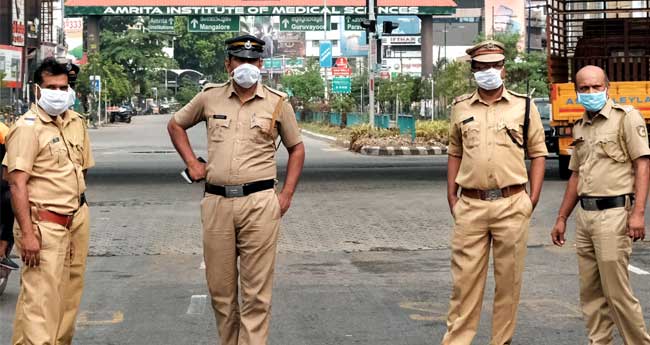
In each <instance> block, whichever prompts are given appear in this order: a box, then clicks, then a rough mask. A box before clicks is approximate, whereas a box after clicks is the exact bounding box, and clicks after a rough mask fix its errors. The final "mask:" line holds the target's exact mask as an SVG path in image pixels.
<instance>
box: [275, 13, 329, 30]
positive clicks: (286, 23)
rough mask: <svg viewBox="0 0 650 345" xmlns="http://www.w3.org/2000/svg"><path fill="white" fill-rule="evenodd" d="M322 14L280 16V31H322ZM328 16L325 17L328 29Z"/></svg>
mask: <svg viewBox="0 0 650 345" xmlns="http://www.w3.org/2000/svg"><path fill="white" fill-rule="evenodd" d="M324 22H325V21H324V20H323V17H322V16H304V17H299V16H280V31H323V30H324V29H325V28H324V27H323V26H324V25H323V23H324ZM330 27H331V22H330V18H329V17H328V18H327V30H330Z"/></svg>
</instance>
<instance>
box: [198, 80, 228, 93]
mask: <svg viewBox="0 0 650 345" xmlns="http://www.w3.org/2000/svg"><path fill="white" fill-rule="evenodd" d="M228 83H229V82H225V83H219V84H217V83H207V84H205V85H203V90H202V91H207V90H210V89H213V88H215V87H224V86H226V85H228Z"/></svg>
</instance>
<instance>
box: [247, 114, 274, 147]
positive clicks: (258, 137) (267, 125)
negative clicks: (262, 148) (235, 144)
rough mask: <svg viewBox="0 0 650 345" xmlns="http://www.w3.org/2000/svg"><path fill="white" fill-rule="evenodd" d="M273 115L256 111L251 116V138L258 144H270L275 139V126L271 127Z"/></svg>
mask: <svg viewBox="0 0 650 345" xmlns="http://www.w3.org/2000/svg"><path fill="white" fill-rule="evenodd" d="M271 122H273V116H271V114H266V113H255V114H253V116H251V126H250V129H251V133H250V135H251V140H252V141H253V142H255V143H258V144H268V143H270V142H273V141H274V139H275V135H274V133H275V128H273V129H272V128H271Z"/></svg>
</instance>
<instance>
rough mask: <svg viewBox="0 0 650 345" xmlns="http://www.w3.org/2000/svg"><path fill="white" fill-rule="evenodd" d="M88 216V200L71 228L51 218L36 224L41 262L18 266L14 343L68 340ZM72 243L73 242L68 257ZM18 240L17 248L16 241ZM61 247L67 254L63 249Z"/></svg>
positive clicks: (78, 297)
mask: <svg viewBox="0 0 650 345" xmlns="http://www.w3.org/2000/svg"><path fill="white" fill-rule="evenodd" d="M89 220H90V217H89V209H88V205H86V204H84V205H82V206H81V207H80V208H79V210H77V212H76V213H75V214H74V218H73V220H72V224H71V225H70V229H69V230H66V229H64V228H63V227H62V226H60V225H58V224H54V223H48V222H41V223H37V224H34V229H38V233H37V236H40V239H41V252H40V257H41V263H40V265H39V267H36V268H29V267H25V266H23V268H22V274H21V290H20V295H19V296H18V303H17V305H16V315H15V320H14V332H13V338H12V344H14V345H31V344H39V345H40V344H52V345H54V344H56V345H63V344H66V345H69V344H71V343H72V336H73V335H74V329H75V321H76V317H77V313H78V310H79V304H80V303H81V295H82V291H83V284H84V273H85V270H86V257H87V256H88V240H89V229H90V222H89ZM15 224H16V226H15V227H14V236H16V239H19V238H20V236H21V233H20V228H19V227H18V225H17V224H18V222H16V223H15ZM44 232H45V234H44ZM70 243H72V244H73V246H74V257H73V258H72V259H70V255H69V253H70ZM16 246H17V247H18V249H19V250H20V243H19V241H16ZM46 246H47V247H46ZM62 251H65V252H66V253H67V255H65V256H63V255H61V253H62ZM46 290H47V292H48V293H47V294H46V293H45V291H46ZM45 295H47V296H45ZM48 296H49V297H48ZM42 301H45V303H42ZM26 312H27V313H26ZM53 339H56V342H55V341H53Z"/></svg>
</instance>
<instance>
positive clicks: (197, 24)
mask: <svg viewBox="0 0 650 345" xmlns="http://www.w3.org/2000/svg"><path fill="white" fill-rule="evenodd" d="M187 30H188V31H189V32H237V31H239V17H238V16H191V17H190V18H189V20H188V21H187Z"/></svg>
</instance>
